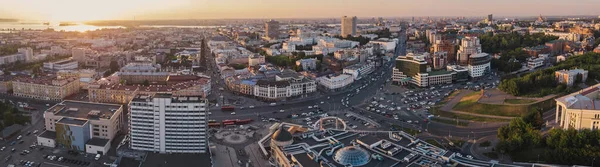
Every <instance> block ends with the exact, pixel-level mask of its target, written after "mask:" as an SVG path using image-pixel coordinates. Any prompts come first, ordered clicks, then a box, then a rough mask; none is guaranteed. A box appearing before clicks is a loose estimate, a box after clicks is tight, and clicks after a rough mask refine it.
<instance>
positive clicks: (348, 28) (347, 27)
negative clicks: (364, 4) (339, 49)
mask: <svg viewBox="0 0 600 167" xmlns="http://www.w3.org/2000/svg"><path fill="white" fill-rule="evenodd" d="M356 20H357V18H356V16H354V17H348V16H344V17H342V33H341V35H342V37H344V38H346V37H348V35H350V36H354V35H356Z"/></svg>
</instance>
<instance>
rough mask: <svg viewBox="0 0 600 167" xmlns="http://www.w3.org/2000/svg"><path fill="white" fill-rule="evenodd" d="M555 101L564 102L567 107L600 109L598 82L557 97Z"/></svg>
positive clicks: (599, 86)
mask: <svg viewBox="0 0 600 167" xmlns="http://www.w3.org/2000/svg"><path fill="white" fill-rule="evenodd" d="M556 101H557V102H561V103H563V104H565V105H566V107H567V108H568V109H588V110H600V84H596V85H594V86H590V87H588V88H585V89H583V90H581V91H577V92H574V93H571V94H569V95H566V96H563V97H559V98H557V99H556Z"/></svg>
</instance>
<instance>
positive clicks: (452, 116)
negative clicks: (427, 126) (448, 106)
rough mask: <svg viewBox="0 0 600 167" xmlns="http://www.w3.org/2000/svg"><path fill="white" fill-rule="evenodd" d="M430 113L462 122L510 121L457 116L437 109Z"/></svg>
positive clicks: (463, 115) (464, 115)
mask: <svg viewBox="0 0 600 167" xmlns="http://www.w3.org/2000/svg"><path fill="white" fill-rule="evenodd" d="M429 112H431V114H433V115H435V116H436V117H437V116H438V115H439V116H440V117H446V118H452V119H454V118H458V119H462V120H470V121H477V122H508V121H510V120H507V119H497V118H486V117H478V116H472V115H466V114H455V113H451V112H445V111H441V110H439V108H437V107H435V108H432V109H431V110H429ZM442 123H443V122H442ZM453 124H454V125H455V124H456V122H454V123H453Z"/></svg>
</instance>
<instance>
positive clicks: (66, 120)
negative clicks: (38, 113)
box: [58, 117, 88, 126]
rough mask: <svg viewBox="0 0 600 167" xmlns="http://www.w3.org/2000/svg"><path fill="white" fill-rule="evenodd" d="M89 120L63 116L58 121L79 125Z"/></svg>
mask: <svg viewBox="0 0 600 167" xmlns="http://www.w3.org/2000/svg"><path fill="white" fill-rule="evenodd" d="M87 122H88V121H87V120H85V119H74V118H70V117H63V118H62V119H60V120H59V121H58V123H62V124H69V125H77V126H83V125H85V124H86V123H87Z"/></svg>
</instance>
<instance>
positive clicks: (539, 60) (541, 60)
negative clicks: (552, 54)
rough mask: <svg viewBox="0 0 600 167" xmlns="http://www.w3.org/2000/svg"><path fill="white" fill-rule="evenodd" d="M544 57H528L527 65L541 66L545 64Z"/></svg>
mask: <svg viewBox="0 0 600 167" xmlns="http://www.w3.org/2000/svg"><path fill="white" fill-rule="evenodd" d="M544 61H545V59H544V58H541V57H538V58H528V59H527V67H529V68H531V69H535V68H538V67H541V66H544Z"/></svg>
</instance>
